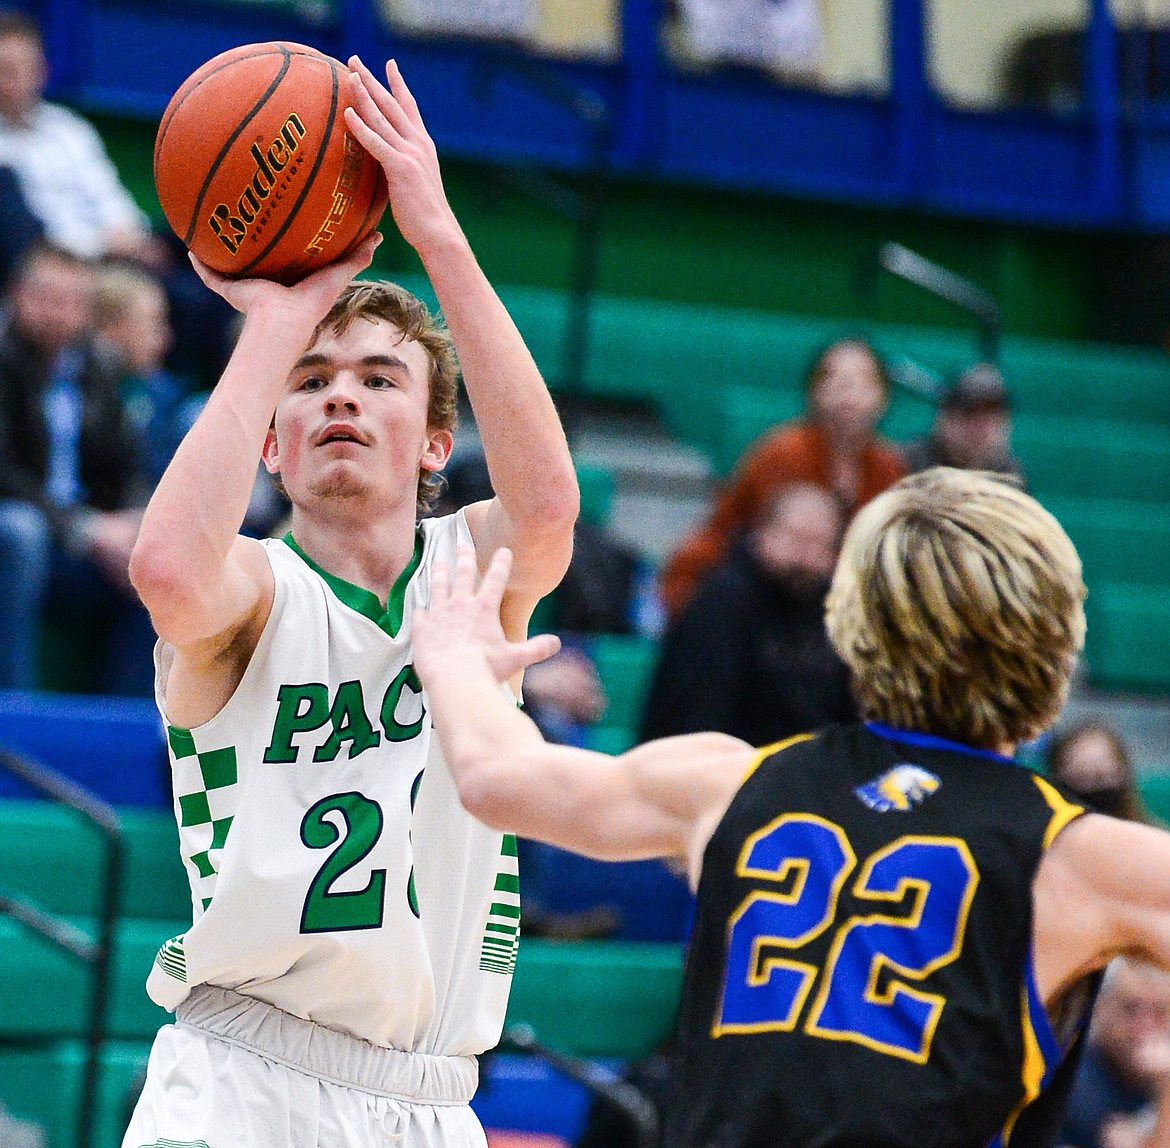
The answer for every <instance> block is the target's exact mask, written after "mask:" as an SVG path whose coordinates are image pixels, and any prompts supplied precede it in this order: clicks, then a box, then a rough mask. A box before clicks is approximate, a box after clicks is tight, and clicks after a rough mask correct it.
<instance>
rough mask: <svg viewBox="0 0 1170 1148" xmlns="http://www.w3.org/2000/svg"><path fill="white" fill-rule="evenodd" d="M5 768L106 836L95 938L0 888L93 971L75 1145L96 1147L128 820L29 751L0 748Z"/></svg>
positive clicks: (6, 902) (8, 911)
mask: <svg viewBox="0 0 1170 1148" xmlns="http://www.w3.org/2000/svg"><path fill="white" fill-rule="evenodd" d="M0 770H3V771H4V772H6V773H10V774H12V775H14V776H15V777H18V778H19V779H20V780H21V781H23V782H24V783H25V784H26V785H28V786H30V787H31V788H32V789H33V790H35V791H36V792H38V793H40V794H43V795H44V796H46V797H50V798H52V799H53V800H54V801H59V802H60V803H61V804H63V805H67V806H68V807H69V808H70V809H72V810H74V811H75V812H76V813H78V814H80V815H81V816H82V817H83V818H84V819H85V820H86V821H88V822H89V823H90V824H91V825H92V826H93V827H94V828H95V829H96V830H97V831H98V832H99V833H100V834H101V835H102V837H103V838H104V839H105V864H104V871H103V874H102V884H101V890H102V896H101V903H100V905H99V906H98V921H97V931H96V935H94V936H92V937H91V936H90V935H88V934H87V933H85V932H84V931H82V930H81V929H78V928H76V927H75V926H73V925H72V924H70V923H69V922H68V921H66V920H64V919H62V918H61V917H59V916H57V915H56V914H54V913H51V912H49V911H48V910H47V909H45V908H44V907H43V906H41V905H39V904H37V903H36V902H35V901H32V900H30V899H28V898H26V897H23V896H20V895H19V894H18V893H15V892H12V891H9V890H0V915H3V916H9V917H12V918H13V919H14V920H16V921H19V922H20V923H21V924H22V925H23V926H24V927H25V928H27V929H30V930H31V931H32V932H35V933H37V934H38V935H39V936H41V937H43V938H44V939H45V940H47V941H49V942H50V944H52V945H54V946H56V947H57V948H59V949H61V950H62V951H63V952H65V953H67V954H69V956H71V957H73V958H74V959H75V960H77V961H80V962H81V963H82V964H83V965H85V966H86V968H87V969H88V970H89V974H90V999H89V1010H88V1019H87V1022H86V1030H85V1061H84V1064H83V1069H82V1080H81V1096H80V1100H79V1102H78V1111H77V1123H76V1133H75V1140H74V1143H75V1145H76V1148H91V1145H92V1142H93V1133H94V1122H95V1119H96V1116H97V1106H98V1084H99V1077H100V1073H101V1053H102V1048H103V1047H104V1045H105V1040H106V1014H107V1012H108V1004H109V995H110V994H109V986H110V965H111V961H112V958H113V951H114V932H115V928H116V926H117V923H118V910H119V901H120V892H121V884H122V868H123V863H124V854H125V846H124V841H123V835H122V824H121V821H120V820H119V818H118V814H117V812H116V811H115V809H114V807H113V806H112V805H110V804H109V803H108V802H105V801H103V800H102V799H101V798H100V797H98V796H97V795H96V794H94V793H92V792H90V791H89V790H88V789H86V788H85V787H84V786H82V785H79V784H78V783H77V782H76V781H73V780H72V779H71V778H69V777H66V776H65V775H64V774H60V773H57V772H56V771H55V770H52V769H49V768H48V766H46V765H43V764H41V763H40V762H38V761H34V760H33V759H32V758H30V757H27V756H25V755H24V754H21V753H17V752H15V751H13V750H11V749H7V748H3V747H0Z"/></svg>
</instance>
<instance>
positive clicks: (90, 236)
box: [0, 9, 163, 262]
mask: <svg viewBox="0 0 1170 1148" xmlns="http://www.w3.org/2000/svg"><path fill="white" fill-rule="evenodd" d="M48 77H49V65H48V60H47V59H46V57H45V47H44V41H43V39H42V36H41V31H40V28H39V27H38V25H37V23H36V21H35V20H33V19H32V18H31V17H29V16H26V15H25V14H24V13H22V12H18V11H14V10H12V9H4V10H0V163H3V164H8V165H10V166H11V167H12V168H13V170H14V171H15V172H16V176H17V179H18V180H19V182H20V186H21V189H22V191H23V193H24V196H25V198H26V199H27V201H28V204H29V206H30V208H31V209H32V211H33V214H34V215H36V217H37V218H38V219H39V220H40V221H41V223H42V224H43V225H44V227H45V231H46V234H47V237H48V239H49V240H50V242H52V243H54V244H55V245H57V246H58V247H62V248H64V249H65V250H67V251H72V252H73V253H74V254H76V255H80V256H82V257H84V258H87V259H96V258H101V257H104V256H109V255H122V256H126V257H128V258H132V259H144V258H145V259H147V260H148V261H154V262H157V260H158V259H160V258H162V254H163V253H162V251H161V249H160V247H159V245H158V241H157V239H155V237H154V236H153V235H152V233H151V230H150V223H149V220H148V219H147V217H146V216H145V215H144V214H143V212H142V211H141V210H140V209H139V207H138V205H137V204H136V203H135V202H134V198H133V196H131V194H130V193H129V192H128V191H127V190H126V188H125V187H124V186H123V185H122V181H121V179H120V178H119V176H118V172H117V169H116V168H115V167H114V165H113V163H112V162H111V160H110V157H109V156H108V155H107V154H106V149H105V145H104V144H103V143H102V140H101V137H100V136H99V135H98V133H97V131H96V129H95V128H94V126H93V125H92V124H91V123H90V122H89V121H88V120H86V119H84V118H83V117H82V116H79V115H78V114H77V113H76V112H74V111H71V110H70V109H68V108H65V107H62V106H61V105H60V104H55V103H50V102H49V101H48V100H46V99H45V98H44V92H45V85H46V83H47V82H48Z"/></svg>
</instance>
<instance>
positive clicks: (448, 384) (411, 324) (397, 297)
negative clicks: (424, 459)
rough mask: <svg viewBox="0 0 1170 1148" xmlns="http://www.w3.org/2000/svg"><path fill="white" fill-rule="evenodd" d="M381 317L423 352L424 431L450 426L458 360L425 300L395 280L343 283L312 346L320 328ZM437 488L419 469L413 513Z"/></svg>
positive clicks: (438, 482)
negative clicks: (425, 360)
mask: <svg viewBox="0 0 1170 1148" xmlns="http://www.w3.org/2000/svg"><path fill="white" fill-rule="evenodd" d="M358 319H364V320H366V321H367V322H376V321H378V320H382V321H384V322H387V323H392V324H393V325H394V326H395V327H397V328H398V330H399V331H401V332H402V335H403V337H404V338H407V339H412V340H413V341H414V342H416V343H418V345H419V346H420V347H422V348H423V350H424V351H426V353H427V358H428V359H429V360H430V364H431V370H430V377H429V378H428V379H427V389H428V394H429V399H428V402H427V429H428V430H447V431H451V430H454V429H455V423H456V421H457V417H456V415H457V410H458V401H459V363H458V360H457V359H456V357H455V346H454V344H453V343H452V341H451V336H450V334H449V333H448V331H447V328H446V327H445V326H444V325H443V324H442V323H441V322H440V321H439V320H438V319H437V318H436V317H435V316H434V315H432V314H431V312H430V311H429V310H428V308H427V306H426V304H425V303H424V302H423V301H422V300H421V299H419V298H418V297H417V296H415V295H412V294H411V293H410V292H409V291H407V290H406V288H405V287H400V286H398V284H397V283H389V282H385V281H376V280H368V281H367V280H358V281H356V282H354V283H351V284H350V285H349V286H348V287H346V288H345V289H344V290H343V291H342V292H341V294H340V295H339V296H338V297H337V301H336V302H335V303H334V304H333V306H332V307H331V308H330V309H329V313H328V314H327V315H326V316H325V318H324V319H322V320H321V322H320V323H318V324H317V329H316V330H315V331H314V332H313V338H312V340H311V341H310V343H309V346H310V347H312V346H313V345H314V344H315V343H316V342H317V340H318V339H320V338H321V336H322V335H324V334H325V332H326V331H331V332H332V333H333V334H335V335H340V334H342V333H344V332H345V331H346V329H347V328H348V327H349V326H350V324H351V323H353V322H354V321H355V320H358ZM442 488H443V479H442V478H441V477H440V476H439V475H438V474H435V473H434V472H432V471H427V470H421V471H420V472H419V477H418V512H419V513H420V514H422V513H425V512H426V511H427V510H429V509H430V508H431V507H432V506H433V505H434V503H435V500H436V499H437V498H438V496H439V493H440V491H441V490H442Z"/></svg>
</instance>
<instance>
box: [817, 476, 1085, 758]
mask: <svg viewBox="0 0 1170 1148" xmlns="http://www.w3.org/2000/svg"><path fill="white" fill-rule="evenodd" d="M1084 598H1085V584H1084V581H1083V578H1082V575H1081V561H1080V558H1079V557H1078V555H1077V552H1076V549H1075V548H1074V547H1073V544H1072V543H1071V542H1070V541H1069V538H1068V535H1067V534H1065V532H1064V530H1063V529H1062V528H1061V526H1060V523H1058V522H1057V521H1056V519H1055V518H1054V517H1053V516H1052V515H1051V514H1049V513H1048V511H1046V510H1045V509H1044V508H1043V507H1042V506H1041V505H1040V504H1039V503H1038V502H1037V501H1036V500H1035V499H1033V498H1031V497H1030V496H1028V495H1027V494H1025V493H1024V492H1023V491H1021V490H1019V489H1018V488H1017V487H1015V486H1013V485H1011V484H1010V482H1008V481H1005V480H1004V479H1003V478H1002V477H1000V476H994V475H990V474H984V473H977V472H972V471H963V470H953V469H950V468H948V467H936V468H934V469H932V470H927V471H923V472H921V473H920V474H915V475H911V476H910V477H909V478H905V479H903V480H902V481H901V482H899V483H897V484H896V485H895V486H893V487H891V488H890V489H889V490H887V491H886V492H885V493H884V494H881V495H879V496H878V497H877V498H875V499H874V500H873V501H872V502H870V503H869V504H868V505H866V506H865V507H863V508H862V510H861V511H860V512H859V513H858V515H857V517H856V518H855V519H854V520H853V522H852V523H851V524H850V526H849V529H848V531H847V532H846V535H845V540H844V542H843V544H842V550H841V557H840V560H839V562H838V564H837V570H836V573H835V575H834V578H833V584H832V588H831V590H830V592H829V596H828V599H827V606H826V608H827V615H826V621H827V625H828V631H829V637H830V639H831V640H832V643H833V646H834V647H835V648H836V650H837V652H838V653H839V654H840V655H841V657H842V658H843V659H844V661H845V663H846V665H847V666H848V667H849V669H850V672H851V674H852V678H853V689H854V693H855V695H856V698H857V702H858V706H859V708H860V710H861V712H862V714H863V716H864V717H866V718H867V719H870V720H877V721H882V722H885V723H887V724H889V725H892V726H895V727H897V728H899V729H910V730H919V731H922V732H925V733H933V734H937V735H939V736H942V737H950V738H953V739H955V740H958V741H962V742H965V743H967V744H969V745H975V746H980V747H984V748H996V747H999V746H1002V745H1005V744H1011V745H1015V744H1018V743H1019V742H1021V741H1027V740H1030V739H1031V738H1033V737H1035V736H1037V735H1038V734H1040V733H1041V732H1043V731H1044V730H1045V729H1047V728H1048V727H1049V726H1050V725H1051V724H1052V723H1053V722H1054V721H1055V720H1056V717H1057V715H1058V714H1059V712H1060V710H1061V707H1062V706H1063V705H1064V701H1065V698H1066V697H1067V695H1068V688H1069V683H1070V680H1071V678H1072V673H1073V670H1074V668H1075V666H1076V660H1077V655H1078V653H1079V652H1080V649H1081V647H1082V646H1083V644H1084V638H1085V614H1084V605H1083V603H1084Z"/></svg>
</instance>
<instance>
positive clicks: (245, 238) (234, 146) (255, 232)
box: [154, 41, 387, 283]
mask: <svg viewBox="0 0 1170 1148" xmlns="http://www.w3.org/2000/svg"><path fill="white" fill-rule="evenodd" d="M348 74H349V71H348V69H347V68H346V67H345V65H344V64H342V63H341V62H340V61H338V60H335V59H333V58H332V57H331V56H326V55H325V54H324V53H322V52H318V51H317V50H316V49H315V48H310V47H306V46H305V45H303V44H293V43H285V42H280V41H273V42H271V43H260V44H245V45H242V46H241V47H238V48H233V49H231V50H230V51H227V52H224V53H221V54H220V55H218V56H216V57H214V58H213V59H211V60H209V61H208V62H207V63H206V64H204V65H203V66H202V67H200V68H198V69H197V70H196V71H195V72H193V73H192V74H191V76H189V77H188V78H187V80H185V81H184V83H183V84H182V85H181V86H180V87H179V89H178V91H176V92H175V94H174V96H173V97H172V98H171V101H170V103H169V104H168V105H167V109H166V111H165V112H164V113H163V117H162V120H161V121H160V123H159V129H158V135H157V137H156V139H155V149H154V177H155V187H156V189H157V191H158V197H159V203H160V205H161V206H162V209H163V213H164V214H165V215H166V217H167V221H168V222H169V223H170V225H171V227H172V228H173V229H174V231H175V233H176V234H177V235H178V236H179V238H180V239H182V241H183V243H184V244H186V246H187V247H188V248H189V249H190V250H191V251H192V252H194V254H195V255H197V256H198V257H199V258H200V259H201V260H202V261H203V262H204V263H206V264H207V265H208V266H209V267H211V268H213V269H214V270H216V271H219V272H221V273H222V274H225V275H229V276H232V277H237V278H238V277H245V276H255V277H262V278H268V279H275V280H277V281H279V282H282V283H292V282H295V281H296V280H297V279H300V278H301V277H303V276H304V275H306V274H308V273H309V272H310V271H312V270H315V269H316V268H317V267H321V266H323V265H324V264H326V263H329V262H332V261H333V260H335V259H337V258H339V257H340V256H342V255H344V254H345V253H346V252H348V251H349V250H350V249H352V248H353V247H354V246H355V245H356V244H358V243H360V242H361V240H362V239H364V238H365V236H366V235H368V234H369V233H370V232H371V231H372V230H373V229H374V228H375V227H377V225H378V222H379V220H380V219H381V217H382V214H383V212H384V211H385V208H386V203H387V192H386V180H385V176H384V175H383V173H382V169H381V166H380V165H379V164H378V163H377V162H376V161H375V160H374V159H373V157H372V156H371V155H370V154H369V153H368V152H367V151H366V150H365V148H363V147H362V146H361V144H360V143H359V142H358V141H357V140H356V139H355V138H354V136H353V135H352V134H351V133H350V132H349V131H348V129H347V127H346V123H345V117H344V112H345V108H346V107H348V106H349V98H348V84H347V83H346V77H347V76H348Z"/></svg>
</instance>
